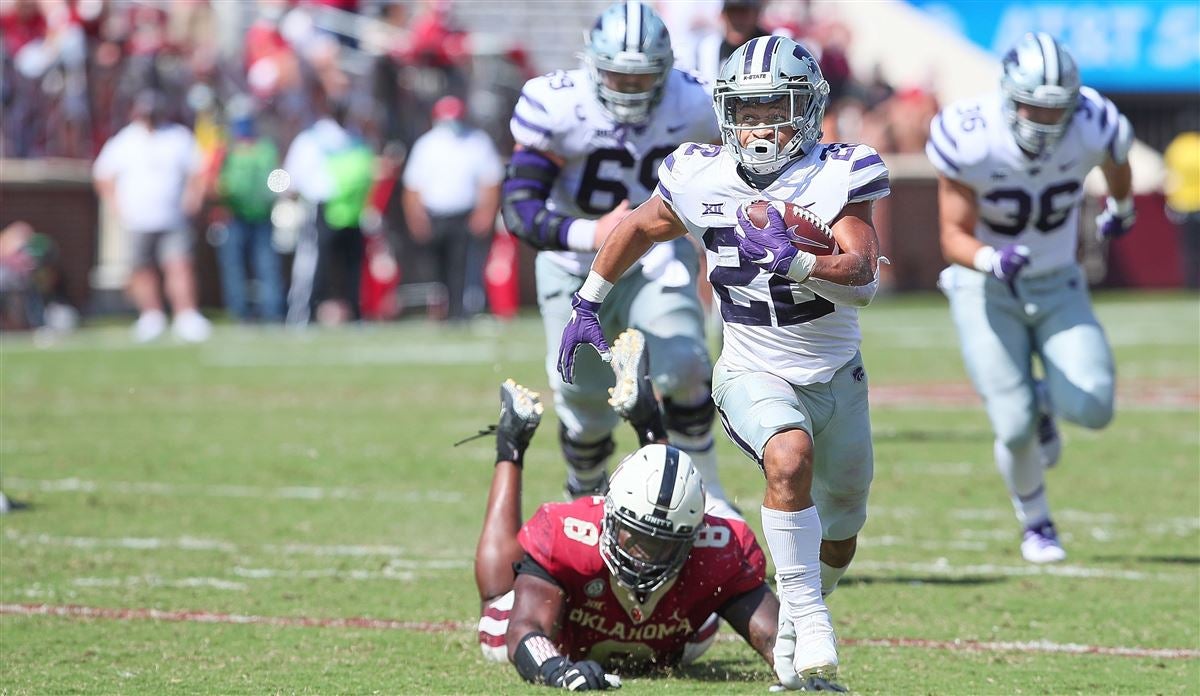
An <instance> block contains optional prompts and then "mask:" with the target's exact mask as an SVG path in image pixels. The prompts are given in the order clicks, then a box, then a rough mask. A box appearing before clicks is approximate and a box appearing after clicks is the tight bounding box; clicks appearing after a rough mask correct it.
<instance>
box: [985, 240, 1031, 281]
mask: <svg viewBox="0 0 1200 696" xmlns="http://www.w3.org/2000/svg"><path fill="white" fill-rule="evenodd" d="M1028 263H1029V247H1027V246H1025V245H1024V244H1005V245H1004V246H1002V247H1000V248H999V249H997V250H996V256H995V257H993V259H992V275H994V276H996V277H997V278H999V279H1000V280H1001V281H1003V282H1004V283H1006V284H1008V287H1009V288H1012V287H1014V286H1013V283H1014V282H1015V281H1016V279H1017V274H1018V273H1020V272H1021V269H1022V268H1025V266H1026V265H1027V264H1028Z"/></svg>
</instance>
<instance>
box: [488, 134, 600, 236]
mask: <svg viewBox="0 0 1200 696" xmlns="http://www.w3.org/2000/svg"><path fill="white" fill-rule="evenodd" d="M558 172H559V167H558V165H557V164H555V163H554V162H552V161H551V160H550V158H548V157H546V155H544V154H542V153H541V152H538V151H537V150H517V151H516V152H514V153H513V156H512V160H511V161H510V162H509V163H508V171H507V172H506V175H505V178H504V185H503V187H502V188H501V193H500V196H501V205H500V209H501V212H502V213H503V215H504V225H505V227H507V228H508V231H509V232H512V233H513V235H515V236H516V237H518V238H520V239H522V240H524V241H525V242H526V243H527V244H529V245H530V246H532V247H533V248H534V249H537V250H539V251H546V250H555V249H569V248H571V247H570V239H569V237H570V235H569V231H570V228H571V223H572V222H574V221H575V218H573V217H570V216H568V215H563V214H561V213H557V212H554V211H552V210H549V209H548V208H546V200H547V199H548V198H549V197H550V190H551V188H553V186H554V182H555V180H556V179H558ZM587 251H591V249H590V248H589V249H587Z"/></svg>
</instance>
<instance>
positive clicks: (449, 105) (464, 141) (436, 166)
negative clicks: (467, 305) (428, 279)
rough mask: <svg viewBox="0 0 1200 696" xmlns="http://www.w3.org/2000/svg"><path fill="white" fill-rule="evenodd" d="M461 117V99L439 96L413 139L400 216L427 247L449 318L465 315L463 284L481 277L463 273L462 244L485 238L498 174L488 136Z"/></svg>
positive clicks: (494, 204)
mask: <svg viewBox="0 0 1200 696" xmlns="http://www.w3.org/2000/svg"><path fill="white" fill-rule="evenodd" d="M465 119H466V106H465V105H464V104H463V101H462V100H461V99H459V98H458V97H453V96H447V97H442V98H441V99H439V100H438V101H437V102H436V103H435V104H434V105H433V122H434V125H433V128H432V129H431V130H430V131H429V132H428V133H426V134H425V135H422V136H421V137H420V138H418V139H417V142H416V143H414V144H413V147H412V151H411V153H410V154H409V158H408V166H407V167H406V168H405V170H404V197H403V203H404V219H405V220H406V221H407V223H408V229H409V232H410V233H411V234H412V237H413V241H415V242H417V243H418V244H427V245H429V246H430V248H431V251H432V252H433V255H434V258H435V260H436V264H437V269H436V270H437V274H438V280H439V281H441V282H442V283H443V284H444V285H445V286H446V300H447V307H446V317H447V318H448V319H451V320H459V319H463V318H465V313H464V305H463V298H464V294H465V290H466V288H467V287H468V286H469V285H476V286H482V282H483V281H482V278H473V279H470V280H468V278H467V272H468V268H467V249H468V245H469V243H470V240H471V238H472V237H473V238H475V239H477V240H490V239H491V236H492V232H493V231H494V229H495V223H496V213H497V211H498V210H499V207H500V183H501V181H503V179H504V165H503V163H502V162H501V161H500V155H499V154H497V152H496V148H495V146H494V145H492V141H491V140H490V139H489V138H488V136H487V134H486V133H484V132H483V131H481V130H479V129H477V128H473V127H471V126H470V125H468V124H467V122H466V120H465ZM476 273H477V274H478V275H482V272H481V270H477V271H476Z"/></svg>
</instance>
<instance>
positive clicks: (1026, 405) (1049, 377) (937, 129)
mask: <svg viewBox="0 0 1200 696" xmlns="http://www.w3.org/2000/svg"><path fill="white" fill-rule="evenodd" d="M1132 144H1133V130H1132V128H1131V127H1130V125H1129V121H1128V120H1126V118H1125V117H1124V116H1122V115H1121V114H1120V113H1119V112H1118V111H1117V108H1116V107H1115V106H1113V103H1112V102H1111V101H1109V100H1108V99H1105V98H1104V97H1102V96H1100V95H1099V94H1098V93H1097V92H1096V91H1094V90H1092V89H1090V88H1087V87H1081V86H1080V83H1079V71H1078V69H1077V68H1076V67H1075V62H1074V60H1073V59H1072V58H1071V55H1070V54H1069V53H1067V50H1066V49H1065V48H1064V47H1063V46H1062V44H1060V43H1058V42H1057V41H1055V40H1054V39H1053V38H1052V37H1051V36H1049V35H1048V34H1044V33H1038V34H1026V35H1025V37H1024V38H1022V39H1021V40H1020V41H1019V42H1018V43H1017V45H1016V46H1015V47H1014V48H1013V49H1012V50H1011V51H1009V52H1008V54H1007V55H1006V56H1005V57H1004V61H1003V76H1002V77H1001V80H1000V90H999V93H995V94H992V95H989V96H987V97H984V98H982V99H979V100H977V101H966V102H962V103H959V104H955V105H953V106H950V107H949V108H947V109H946V110H944V111H943V112H942V113H941V114H939V115H938V116H937V117H935V118H934V120H933V123H932V124H931V127H930V139H929V142H928V144H927V145H926V146H925V152H926V154H927V155H928V157H929V159H930V161H932V162H933V164H934V166H935V167H937V169H938V172H939V182H938V207H939V216H940V219H941V243H942V254H943V255H944V256H945V258H946V260H947V261H948V262H950V263H951V264H953V265H951V266H950V267H949V268H947V269H946V270H944V271H943V272H942V275H941V277H940V278H939V281H938V285H939V286H940V287H941V289H942V291H943V292H944V293H945V294H946V296H947V297H948V298H950V311H951V314H952V316H953V317H954V323H955V325H956V326H957V328H958V334H959V341H960V343H961V346H962V354H963V361H964V362H965V363H966V366H967V371H968V372H969V373H970V375H971V381H972V382H973V383H974V385H975V390H976V391H977V392H978V393H979V395H980V396H982V397H983V400H984V402H985V404H986V407H987V414H988V419H989V420H990V421H991V424H992V430H993V432H994V433H995V438H996V439H995V443H994V446H993V453H994V456H995V459H996V467H997V468H998V469H999V470H1000V475H1001V477H1002V478H1003V479H1004V483H1005V485H1006V486H1007V487H1008V492H1009V496H1010V497H1011V499H1012V504H1013V508H1014V509H1015V510H1016V515H1017V520H1018V521H1019V522H1020V523H1021V524H1022V526H1023V527H1024V528H1025V532H1024V538H1023V540H1022V542H1021V555H1022V556H1024V558H1025V560H1027V561H1029V562H1031V563H1052V562H1056V561H1061V560H1063V559H1064V558H1065V557H1066V553H1065V552H1064V551H1063V548H1062V544H1061V543H1060V542H1059V539H1058V534H1057V532H1056V530H1055V527H1054V522H1053V521H1052V520H1051V517H1050V506H1049V504H1048V503H1047V501H1046V487H1045V471H1044V469H1045V468H1046V467H1050V466H1053V465H1054V464H1055V463H1056V462H1057V460H1058V456H1059V451H1060V446H1061V443H1060V440H1059V437H1058V430H1057V427H1056V426H1055V424H1054V419H1053V418H1054V416H1055V415H1057V416H1062V417H1063V418H1066V419H1067V420H1069V421H1071V422H1072V423H1077V424H1079V425H1082V426H1084V427H1085V428H1092V429H1098V428H1103V427H1104V426H1106V425H1108V423H1109V421H1110V420H1112V416H1113V381H1114V377H1113V375H1114V370H1113V357H1112V352H1111V351H1110V350H1109V346H1108V341H1107V340H1106V339H1105V336H1104V331H1103V329H1101V328H1100V324H1099V323H1098V322H1097V321H1096V317H1095V315H1094V314H1093V313H1092V307H1091V301H1090V299H1089V297H1088V290H1087V280H1086V279H1085V278H1084V275H1083V271H1082V269H1081V268H1080V267H1079V264H1078V263H1076V261H1075V247H1076V243H1077V239H1078V233H1079V229H1078V228H1079V223H1078V220H1079V206H1080V202H1081V201H1082V199H1083V178H1084V176H1085V175H1086V174H1087V173H1088V172H1089V171H1090V170H1091V169H1092V167H1094V166H1097V165H1098V166H1099V167H1100V171H1101V172H1102V173H1103V174H1104V179H1105V181H1106V182H1107V184H1108V191H1109V198H1108V203H1107V206H1106V208H1105V210H1104V212H1103V213H1102V214H1101V215H1100V216H1099V217H1098V218H1097V219H1096V228H1097V229H1096V234H1097V235H1098V236H1099V238H1100V239H1101V240H1106V239H1113V238H1116V237H1119V236H1121V235H1123V234H1125V233H1126V232H1128V231H1129V229H1130V227H1131V226H1132V225H1133V219H1134V211H1133V198H1132V195H1131V172H1130V168H1129V162H1128V161H1127V158H1128V154H1129V149H1130V147H1131V146H1132ZM1035 354H1036V355H1037V356H1038V358H1039V362H1040V363H1041V365H1042V372H1043V373H1044V374H1045V379H1044V381H1043V380H1035V379H1034V376H1033V364H1032V361H1033V356H1034V355H1035Z"/></svg>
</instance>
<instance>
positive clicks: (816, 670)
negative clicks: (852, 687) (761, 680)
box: [770, 607, 847, 693]
mask: <svg viewBox="0 0 1200 696" xmlns="http://www.w3.org/2000/svg"><path fill="white" fill-rule="evenodd" d="M783 611H784V609H783V608H782V607H781V608H780V612H781V613H782V612H783ZM799 628H800V630H797V627H796V625H793V624H792V622H791V621H788V620H787V619H786V618H784V617H782V616H781V617H780V624H779V632H778V634H777V635H776V638H775V648H774V653H775V675H776V676H777V677H779V684H776V685H775V686H772V687H771V689H770V691H772V692H780V691H833V692H841V693H845V692H846V691H847V689H846V688H845V687H844V686H841V685H840V684H838V683H837V671H838V658H837V638H836V636H834V633H833V626H832V625H831V624H830V622H829V612H828V611H821V612H818V613H816V614H812V615H809V616H806V617H805V618H803V619H801V620H800V622H799Z"/></svg>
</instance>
